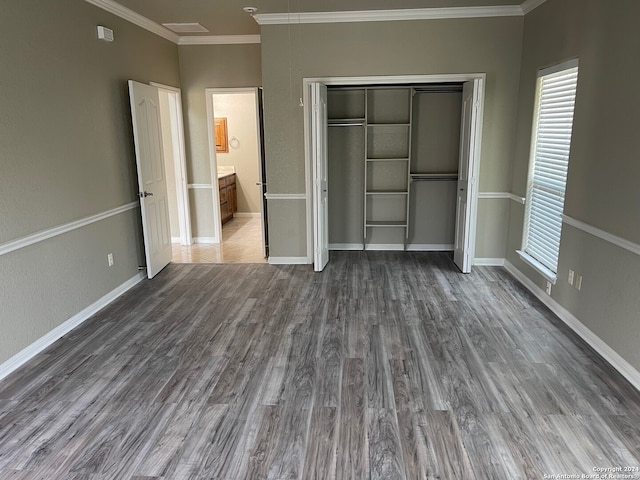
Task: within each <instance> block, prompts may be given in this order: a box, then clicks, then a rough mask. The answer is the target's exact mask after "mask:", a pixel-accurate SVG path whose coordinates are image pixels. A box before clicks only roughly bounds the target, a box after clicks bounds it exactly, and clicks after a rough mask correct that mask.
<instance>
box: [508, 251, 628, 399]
mask: <svg viewBox="0 0 640 480" xmlns="http://www.w3.org/2000/svg"><path fill="white" fill-rule="evenodd" d="M504 268H505V270H507V272H509V273H510V274H511V275H512V276H513V277H515V279H516V280H518V281H519V282H520V283H521V284H522V285H524V287H525V288H527V289H528V290H529V291H530V292H531V293H532V294H533V295H535V296H536V297H537V298H538V300H540V301H541V302H542V303H544V304H545V305H546V306H547V307H549V309H550V310H551V311H552V312H553V313H555V314H556V316H557V317H558V318H559V319H560V320H562V321H563V322H564V323H565V324H566V325H567V326H568V327H569V328H571V330H573V331H574V332H575V333H576V334H577V335H578V336H579V337H581V338H582V339H583V340H584V341H585V342H587V343H588V344H589V345H591V347H592V348H593V349H594V350H595V351H596V352H597V353H598V354H600V356H601V357H602V358H604V359H605V360H606V361H607V362H608V363H609V364H610V365H611V366H612V367H613V368H615V369H616V370H618V372H620V373H621V374H622V376H623V377H625V378H626V379H627V380H629V382H630V383H631V384H632V385H633V386H634V387H635V388H636V389H638V390H640V372H638V370H636V369H635V368H634V367H633V366H632V365H631V364H630V363H629V362H627V361H626V360H625V359H624V358H622V356H621V355H620V354H619V353H618V352H616V351H615V350H614V349H613V348H611V347H610V346H609V345H608V344H607V343H605V342H604V340H602V339H601V338H600V337H598V336H597V335H596V334H595V333H593V332H592V331H591V330H590V329H589V328H588V327H587V326H586V325H585V324H584V323H582V322H581V321H580V320H579V319H578V318H577V317H576V316H574V315H573V314H572V313H571V312H570V311H568V310H567V309H566V308H564V307H563V306H562V305H560V304H559V303H558V302H557V301H556V300H554V299H553V298H551V297H550V296H549V295H547V294H546V293H545V292H544V291H543V290H542V289H541V288H540V287H539V286H538V285H536V284H535V283H534V282H532V281H531V280H530V279H529V278H528V277H527V276H526V275H525V274H524V273H522V272H521V271H520V270H518V269H517V268H516V267H515V266H514V265H513V264H512V263H511V262H509V261H508V260H505V263H504Z"/></svg>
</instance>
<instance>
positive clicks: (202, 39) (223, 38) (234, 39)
mask: <svg viewBox="0 0 640 480" xmlns="http://www.w3.org/2000/svg"><path fill="white" fill-rule="evenodd" d="M260 42H261V40H260V35H193V36H182V37H180V39H179V40H178V45H241V44H248V43H260Z"/></svg>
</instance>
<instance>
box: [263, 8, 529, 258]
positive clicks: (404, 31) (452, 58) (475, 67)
mask: <svg viewBox="0 0 640 480" xmlns="http://www.w3.org/2000/svg"><path fill="white" fill-rule="evenodd" d="M522 26H523V19H522V18H520V17H511V18H484V19H456V20H424V21H423V20H416V21H404V22H372V23H340V24H319V25H296V27H295V28H292V29H289V28H288V27H287V26H283V25H271V26H263V27H262V71H263V75H262V79H263V86H264V96H265V97H264V98H265V137H266V138H265V140H266V148H265V150H266V161H267V183H268V185H269V192H271V193H282V194H288V193H304V191H305V163H304V134H303V111H302V108H301V107H300V106H299V98H300V97H301V96H302V91H301V89H302V79H303V78H305V77H327V76H335V77H339V76H365V75H398V74H403V75H405V74H407V75H408V74H416V75H417V74H442V73H470V72H472V73H476V72H486V73H487V85H486V105H485V117H484V133H483V139H482V159H481V172H480V190H481V191H509V189H510V187H511V177H512V172H511V161H512V153H513V152H512V147H513V139H514V134H515V125H514V123H515V122H514V119H515V112H516V104H517V93H518V81H519V65H520V52H521V43H522ZM482 201H483V200H481V202H482ZM286 202H289V203H301V204H304V201H300V200H278V201H277V202H276V201H274V202H271V203H270V207H269V221H270V222H271V223H273V222H276V223H278V224H285V223H287V222H288V225H289V228H288V229H287V231H286V232H285V231H279V230H277V229H270V236H271V238H270V243H269V245H270V252H271V254H272V255H273V256H283V257H289V256H306V254H307V252H306V243H305V242H306V240H305V239H306V224H305V219H306V215H305V213H304V205H302V206H299V205H297V206H296V207H293V206H290V207H288V209H284V208H282V207H281V205H283V204H284V203H286ZM505 202H507V200H499V201H497V203H505ZM493 203H496V201H493ZM291 208H295V209H296V212H297V213H298V215H297V216H296V217H289V219H286V218H285V215H288V214H289V213H290V212H289V211H288V210H290V209H291ZM487 210H488V212H487V214H489V215H491V212H492V211H493V206H492V204H489V205H486V206H484V207H482V206H481V208H480V213H481V214H484V213H483V212H486V211H487ZM296 218H297V219H298V223H296V224H292V219H296ZM478 225H479V232H478V234H479V235H480V236H483V237H485V236H488V237H490V238H489V240H488V242H485V243H481V244H479V246H478V247H477V252H476V256H479V257H484V256H492V257H493V256H504V242H505V232H506V217H502V224H501V225H499V226H498V227H499V228H497V230H495V231H491V232H485V231H483V229H484V225H485V222H484V221H483V219H482V218H479V221H478ZM292 235H293V238H292ZM300 238H302V239H303V240H302V241H299V239H300ZM294 239H295V241H294ZM487 244H488V246H489V247H488V248H489V250H487V249H486V248H485V245H487ZM495 245H498V246H502V247H503V248H502V250H501V251H500V252H497V253H498V254H496V252H494V251H492V250H491V249H493V248H494V246H495Z"/></svg>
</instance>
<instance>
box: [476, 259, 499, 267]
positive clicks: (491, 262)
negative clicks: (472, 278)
mask: <svg viewBox="0 0 640 480" xmlns="http://www.w3.org/2000/svg"><path fill="white" fill-rule="evenodd" d="M504 262H505V260H504V258H476V259H474V260H473V264H474V265H477V266H479V267H504Z"/></svg>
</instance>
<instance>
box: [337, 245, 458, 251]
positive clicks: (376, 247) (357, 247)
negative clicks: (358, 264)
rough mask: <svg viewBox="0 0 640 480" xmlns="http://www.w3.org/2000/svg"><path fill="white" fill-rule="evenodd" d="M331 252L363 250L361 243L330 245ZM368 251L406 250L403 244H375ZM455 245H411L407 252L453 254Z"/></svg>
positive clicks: (369, 246) (368, 247)
mask: <svg viewBox="0 0 640 480" xmlns="http://www.w3.org/2000/svg"><path fill="white" fill-rule="evenodd" d="M329 250H362V244H361V243H330V244H329ZM367 250H392V251H397V250H404V245H403V244H401V243H374V244H369V245H367ZM452 251H453V245H449V244H445V243H410V244H407V252H452Z"/></svg>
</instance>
